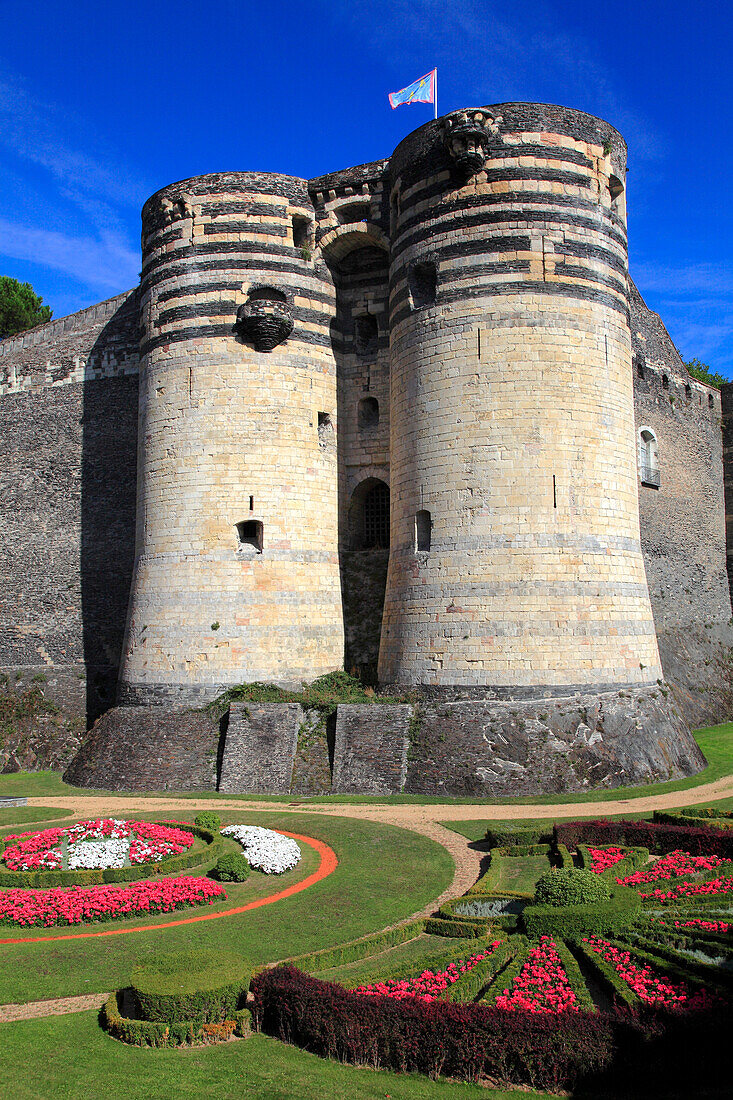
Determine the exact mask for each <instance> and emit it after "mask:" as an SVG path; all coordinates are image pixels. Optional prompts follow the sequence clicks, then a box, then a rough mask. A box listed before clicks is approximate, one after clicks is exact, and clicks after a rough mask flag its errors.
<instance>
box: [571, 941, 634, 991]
mask: <svg viewBox="0 0 733 1100" xmlns="http://www.w3.org/2000/svg"><path fill="white" fill-rule="evenodd" d="M573 946H574V947H575V950H576V951H578V952H579V953H580V954H581V955H582V956H583V958H584V959H585V960H586V962H587V963H588V964H589V966H590V967H591V969H592V970H593V972H594V973H595V975H596V977H597V978H598V981H599V983H600V985H601V986H602V987H603V989H605V991H606V993H608V994H609V996H610V997H611V999H612V1000H613V1001H615V1002H618V1001H620V1002H621V1004H622V1005H625V1006H626V1007H627V1008H636V1007H637V1006H638V1005H639V998H638V997H637V996H636V994H635V993H634V992H633V990H632V989H630V988H629V986H628V985H627V984H626V982H625V981H624V980H623V979H622V978H621V977H620V976H619V975H618V974H617V973H616V970H615V968H614V967H613V966H611V964H610V963H609V962H606V960H605V959H602V958H601V956H600V955H597V954H596V952H595V951H591V949H590V948H589V947H588V944H587V943H583V942H582V939H580V938H579V939H577V940H576V941H575V943H574V945H573Z"/></svg>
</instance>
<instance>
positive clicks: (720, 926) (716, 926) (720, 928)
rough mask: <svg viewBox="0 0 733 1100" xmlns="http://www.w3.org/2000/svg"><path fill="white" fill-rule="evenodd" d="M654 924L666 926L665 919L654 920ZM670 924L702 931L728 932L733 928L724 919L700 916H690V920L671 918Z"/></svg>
mask: <svg viewBox="0 0 733 1100" xmlns="http://www.w3.org/2000/svg"><path fill="white" fill-rule="evenodd" d="M654 923H655V924H663V925H665V926H666V924H667V922H666V921H665V920H655V921H654ZM672 924H673V926H674V927H675V928H699V929H701V931H703V932H730V930H731V928H733V924H728V922H727V921H724V920H703V919H702V918H701V917H692V918H691V919H690V920H673V921H672Z"/></svg>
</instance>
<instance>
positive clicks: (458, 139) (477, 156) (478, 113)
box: [441, 108, 501, 176]
mask: <svg viewBox="0 0 733 1100" xmlns="http://www.w3.org/2000/svg"><path fill="white" fill-rule="evenodd" d="M500 122H501V115H497V116H496V117H494V115H492V114H490V112H489V111H484V110H482V109H477V108H474V109H472V110H467V111H456V112H455V113H454V114H451V115H446V116H445V118H444V119H442V122H441V126H442V130H443V140H444V141H445V145H446V148H447V150H448V153H449V155H450V158H451V160H452V161H453V163H454V164H455V166H456V168H457V169H458V171H459V172H461V173H462V174H463V175H465V176H473V175H475V173H476V172H479V171H480V170H481V169H482V168H483V166H484V164H485V163H486V159H487V157H488V151H489V136H490V135H495V134H498V132H499V123H500Z"/></svg>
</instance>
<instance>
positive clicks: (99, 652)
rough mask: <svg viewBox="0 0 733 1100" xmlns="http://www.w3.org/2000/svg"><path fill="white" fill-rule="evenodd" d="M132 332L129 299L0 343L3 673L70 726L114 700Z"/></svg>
mask: <svg viewBox="0 0 733 1100" xmlns="http://www.w3.org/2000/svg"><path fill="white" fill-rule="evenodd" d="M137 335H138V333H137V302H136V294H135V292H133V291H130V292H128V293H127V294H122V295H118V296H117V297H115V298H112V299H110V300H109V301H107V302H101V303H99V305H97V306H93V307H91V308H90V309H86V310H82V311H81V312H80V313H76V314H72V315H71V316H69V317H65V318H62V319H60V320H58V321H51V322H49V323H48V324H46V325H42V326H40V327H39V328H37V329H33V330H32V331H31V332H28V333H25V334H23V335H22V336H18V337H14V338H11V339H7V340H4V341H2V343H0V441H2V442H1V444H0V446H1V447H2V454H1V455H0V559H1V560H2V562H3V567H2V568H1V569H0V619H1V622H2V625H1V627H0V670H2V671H3V672H5V674H6V675H8V676H9V679H10V682H11V684H12V685H13V686H14V687H15V688H16V690H23V689H24V688H27V687H28V686H29V685H31V684H35V685H42V688H43V691H44V693H45V694H46V695H47V696H48V697H49V698H50V699H51V700H53V701H54V702H55V703H56V704H58V705H61V707H62V708H63V712H64V713H65V714H67V715H69V716H71V718H72V720H73V721H72V725H73V726H74V728H75V729H78V722H79V721H80V722H81V728H83V727H84V722H85V720H86V718H87V717H88V718H89V719H90V720H91V719H93V718H95V717H96V716H97V715H98V714H99V713H101V711H102V710H104V709H106V708H107V707H108V706H110V705H111V703H112V702H113V701H114V690H115V682H116V678H117V666H118V662H119V656H120V651H121V646H122V635H123V632H124V620H125V611H126V607H127V598H128V593H129V584H130V577H131V572H132V558H133V553H132V551H133V544H134V499H135V462H136V433H137V368H138V351H137ZM45 720H46V721H48V719H47V718H46V719H45ZM16 749H17V751H18V753H20V755H21V757H22V746H16Z"/></svg>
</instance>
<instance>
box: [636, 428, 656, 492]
mask: <svg viewBox="0 0 733 1100" xmlns="http://www.w3.org/2000/svg"><path fill="white" fill-rule="evenodd" d="M639 476H640V478H641V483H642V485H649V486H650V487H651V488H652V489H658V488H659V485H660V477H659V447H658V445H657V437H656V435H655V434H654V432H653V431H652V430H651V428H642V429H641V430H640V432H639Z"/></svg>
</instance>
